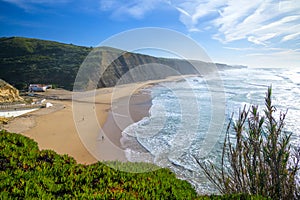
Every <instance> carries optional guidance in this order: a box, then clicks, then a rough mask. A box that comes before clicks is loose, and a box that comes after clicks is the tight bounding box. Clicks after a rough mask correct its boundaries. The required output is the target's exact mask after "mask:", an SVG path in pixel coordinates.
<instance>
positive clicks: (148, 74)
mask: <svg viewBox="0 0 300 200" xmlns="http://www.w3.org/2000/svg"><path fill="white" fill-rule="evenodd" d="M0 46H1V49H0V75H1V77H0V78H2V79H4V80H6V81H7V82H9V83H10V84H12V85H13V86H15V87H16V88H18V89H27V86H28V84H30V83H40V84H51V85H54V86H56V87H60V88H64V89H67V90H72V89H73V86H74V83H75V80H76V84H77V85H76V86H75V87H78V86H80V87H81V88H80V89H89V88H96V87H98V88H99V87H110V86H114V85H116V84H118V83H120V82H119V81H120V79H121V82H122V83H131V82H139V81H145V80H151V79H162V78H166V77H168V76H173V75H186V74H195V73H196V72H197V73H196V74H199V71H200V72H201V73H200V74H202V75H203V74H206V73H207V72H209V71H210V70H211V69H213V68H215V66H217V67H218V69H224V68H226V67H230V66H228V65H224V64H216V65H215V64H213V63H206V62H201V61H187V60H180V59H167V58H157V57H153V56H148V55H143V54H138V53H131V52H126V51H123V50H120V49H115V48H111V47H99V48H93V47H83V46H76V45H73V44H63V43H58V42H54V41H46V40H38V39H31V38H21V37H7V38H5V37H4V38H0ZM86 62H87V63H88V65H89V67H88V69H81V66H82V65H84V64H83V63H85V64H86ZM78 70H83V73H81V74H83V75H82V76H81V77H78V76H77V74H78ZM99 77H101V78H100V79H99Z"/></svg>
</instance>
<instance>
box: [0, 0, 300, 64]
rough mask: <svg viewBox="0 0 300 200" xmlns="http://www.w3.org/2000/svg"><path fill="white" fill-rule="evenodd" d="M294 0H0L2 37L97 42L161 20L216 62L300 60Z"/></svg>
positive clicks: (298, 9) (299, 13)
mask: <svg viewBox="0 0 300 200" xmlns="http://www.w3.org/2000/svg"><path fill="white" fill-rule="evenodd" d="M298 1H299V0H251V1H249V0H212V1H209V0H188V1H179V0H145V1H140V0H131V1H125V0H119V1H117V0H0V27H1V28H0V36H23V37H31V38H39V39H46V40H55V41H59V42H64V43H72V44H76V45H83V46H96V45H98V44H99V43H100V42H102V41H103V40H106V39H107V38H109V37H111V36H113V35H115V34H118V33H120V32H123V31H127V30H130V29H134V28H143V27H160V28H168V29H171V30H175V31H178V32H180V33H183V34H185V35H187V36H188V37H191V38H192V39H194V40H195V41H196V42H197V43H199V44H200V45H201V46H202V47H203V48H204V50H205V51H206V52H207V54H208V56H209V57H210V58H211V60H212V61H214V62H220V63H227V64H241V65H247V66H250V67H300V3H299V2H298ZM158 39H159V38H158ZM179 45H180V42H179Z"/></svg>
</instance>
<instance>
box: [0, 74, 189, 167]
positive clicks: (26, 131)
mask: <svg viewBox="0 0 300 200" xmlns="http://www.w3.org/2000/svg"><path fill="white" fill-rule="evenodd" d="M185 77H186V76H176V77H168V78H166V79H161V80H150V81H146V82H139V83H131V84H126V85H121V86H118V87H117V89H116V88H100V89H97V90H96V93H95V96H94V99H93V100H94V102H90V101H87V102H80V103H82V104H85V105H87V106H93V108H94V111H93V112H94V115H95V114H96V121H97V123H98V126H93V125H92V123H89V121H90V120H92V119H89V118H92V117H93V116H85V117H84V121H81V119H80V120H79V119H77V121H76V118H74V117H75V116H74V114H73V112H74V102H73V101H72V94H73V93H72V92H70V91H63V90H52V91H51V90H50V91H49V92H46V93H43V95H42V96H43V98H46V99H47V95H48V96H49V97H51V98H48V100H47V101H48V102H51V103H52V104H53V105H54V106H53V107H50V108H43V109H40V110H37V111H34V112H31V113H28V114H25V115H22V116H19V117H16V118H14V119H13V120H11V121H10V122H9V123H8V124H7V125H5V126H4V127H3V129H6V130H8V131H10V132H16V133H20V134H22V135H25V136H27V137H29V138H32V139H34V140H35V141H36V142H37V143H38V145H39V148H40V149H51V150H54V151H55V152H57V153H59V154H68V155H69V156H72V157H73V158H74V159H75V160H76V161H77V162H78V163H81V164H91V163H95V162H97V161H105V160H112V161H113V160H119V161H128V160H127V159H126V156H125V153H124V148H122V146H121V142H120V139H121V137H122V134H121V133H122V131H123V130H124V129H125V128H126V127H127V126H128V125H130V124H132V123H135V122H137V121H139V120H141V119H142V118H143V117H146V116H149V109H150V107H151V100H152V99H151V96H150V95H151V94H149V93H147V92H145V90H144V89H146V88H148V87H152V86H153V85H156V84H159V83H162V82H170V81H178V80H181V79H184V78H185ZM55 95H56V96H57V97H58V98H57V99H55V100H54V99H53V96H55ZM60 97H61V98H60ZM60 99H61V100H60ZM122 105H123V106H122ZM128 105H129V110H130V111H129V114H130V115H129V116H130V117H125V118H124V119H125V120H120V119H118V116H117V118H116V115H113V113H114V114H115V113H116V112H118V113H119V112H121V113H119V114H121V115H122V112H123V111H125V112H128V111H126V109H125V108H127V107H128ZM127 114H128V113H127ZM121 115H119V116H121ZM93 120H95V119H93ZM116 121H117V122H119V123H120V122H121V124H119V123H116ZM78 125H81V126H83V128H84V129H83V130H86V131H85V135H84V137H87V138H88V140H89V141H88V145H86V142H85V140H84V138H82V134H80V133H79V132H78V130H79V129H78ZM99 127H100V128H102V129H103V130H104V132H105V136H104V138H105V139H102V140H101V138H100V139H99ZM106 138H107V139H106ZM89 146H92V147H93V148H94V149H89ZM112 146H113V148H111V147H112ZM95 149H96V150H97V153H96V154H97V155H95V152H93V150H94V151H95ZM98 151H99V152H98Z"/></svg>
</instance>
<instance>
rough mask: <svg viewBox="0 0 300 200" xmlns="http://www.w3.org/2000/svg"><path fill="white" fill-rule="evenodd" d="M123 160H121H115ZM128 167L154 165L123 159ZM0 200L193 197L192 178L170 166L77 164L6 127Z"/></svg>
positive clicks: (0, 143) (0, 145) (0, 149)
mask: <svg viewBox="0 0 300 200" xmlns="http://www.w3.org/2000/svg"><path fill="white" fill-rule="evenodd" d="M113 164H114V165H118V163H113ZM119 164H120V165H122V167H124V166H125V165H127V167H131V168H133V169H134V168H140V167H143V168H145V167H153V166H152V165H150V164H139V163H123V164H122V163H119ZM0 191H1V193H0V199H7V198H8V197H11V198H18V199H20V198H32V197H35V198H39V199H40V198H46V199H50V198H52V199H53V198H55V199H56V198H77V199H78V198H80V199H82V198H84V199H90V198H101V199H120V198H121V199H124V198H126V199H160V198H165V199H193V198H195V197H196V192H195V191H194V189H193V188H192V187H191V185H190V184H189V183H187V182H186V181H183V180H179V179H176V177H175V174H173V173H172V172H171V171H170V170H168V169H159V170H156V171H153V172H149V173H126V172H122V171H118V170H115V169H113V168H110V167H108V166H107V165H105V164H104V163H101V162H98V163H95V164H92V165H81V164H76V161H75V160H74V159H73V158H71V157H69V156H67V155H63V156H61V155H58V154H56V153H55V152H54V151H50V150H42V151H40V150H39V149H38V146H37V143H36V142H34V141H33V140H31V139H29V138H26V137H24V136H22V135H18V134H12V133H8V132H5V131H2V132H0Z"/></svg>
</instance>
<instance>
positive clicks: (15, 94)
mask: <svg viewBox="0 0 300 200" xmlns="http://www.w3.org/2000/svg"><path fill="white" fill-rule="evenodd" d="M16 101H23V98H22V97H20V96H19V90H17V89H16V88H14V87H13V86H11V85H10V84H8V83H6V82H5V81H4V80H2V79H0V103H13V102H16Z"/></svg>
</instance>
